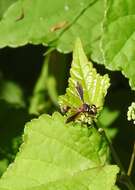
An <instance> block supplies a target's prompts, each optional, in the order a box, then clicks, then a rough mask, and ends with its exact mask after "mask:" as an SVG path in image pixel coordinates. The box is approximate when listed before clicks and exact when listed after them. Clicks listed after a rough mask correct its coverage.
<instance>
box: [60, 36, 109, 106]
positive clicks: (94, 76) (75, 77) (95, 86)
mask: <svg viewBox="0 0 135 190" xmlns="http://www.w3.org/2000/svg"><path fill="white" fill-rule="evenodd" d="M70 75H71V77H70V78H69V85H68V88H67V90H66V94H65V95H63V96H60V98H59V104H60V106H61V107H64V106H69V107H73V108H74V107H75V108H76V107H78V106H80V105H81V104H82V101H81V100H80V97H79V96H78V94H77V91H76V83H77V82H79V83H80V84H81V86H82V88H83V93H84V102H86V103H88V104H90V105H92V104H94V105H96V106H97V107H99V108H100V109H101V108H102V106H103V103H104V97H105V95H106V93H107V89H108V87H109V85H110V83H109V77H108V75H104V76H101V75H99V74H98V73H97V72H96V70H95V69H94V68H93V65H92V63H91V62H89V61H88V59H87V57H86V55H85V53H84V50H83V48H82V44H81V41H80V40H79V39H78V40H77V41H76V44H75V49H74V51H73V61H72V65H71V70H70Z"/></svg>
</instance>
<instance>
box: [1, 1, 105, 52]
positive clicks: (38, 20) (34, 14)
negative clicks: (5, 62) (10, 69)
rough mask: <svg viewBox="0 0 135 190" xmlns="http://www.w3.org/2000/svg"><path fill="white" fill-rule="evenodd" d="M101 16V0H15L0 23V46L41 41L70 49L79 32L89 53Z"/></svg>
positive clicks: (96, 36)
mask: <svg viewBox="0 0 135 190" xmlns="http://www.w3.org/2000/svg"><path fill="white" fill-rule="evenodd" d="M52 4H53V6H52ZM22 10H23V13H24V17H23V18H22V19H20V20H19V19H18V17H19V15H20V17H21V15H22ZM103 16H104V0H96V1H95V0H74V1H72V0H67V1H63V0H56V1H52V0H51V1H50V0H46V1H44V0H36V5H35V1H34V0H31V1H27V0H23V1H17V3H16V4H14V6H12V7H11V8H10V9H9V10H8V11H7V12H6V14H5V15H4V19H3V20H2V22H1V23H0V28H1V30H0V47H4V46H11V47H18V46H21V45H24V44H28V43H32V44H41V43H42V44H45V45H49V46H51V47H52V46H53V47H54V48H56V49H57V50H59V51H61V52H70V51H72V49H73V46H74V43H75V40H76V37H78V36H79V37H80V38H81V40H82V41H83V43H84V47H85V49H86V50H87V52H88V53H90V54H91V53H92V51H93V48H95V43H97V42H98V41H99V38H100V34H101V21H102V19H103ZM93 46H94V47H93Z"/></svg>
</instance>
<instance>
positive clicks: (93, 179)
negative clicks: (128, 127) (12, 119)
mask: <svg viewBox="0 0 135 190" xmlns="http://www.w3.org/2000/svg"><path fill="white" fill-rule="evenodd" d="M23 139H24V143H23V144H22V146H21V148H20V152H19V153H18V155H17V157H16V159H15V161H14V163H13V164H11V165H10V166H9V168H8V169H7V171H6V172H5V173H4V175H3V176H2V178H1V180H0V190H3V189H4V190H7V189H8V190H14V189H15V190H20V188H21V190H32V189H34V190H44V189H46V190H50V189H51V190H56V189H60V190H65V189H69V190H74V189H76V190H80V189H81V190H86V189H87V190H98V189H104V190H111V189H112V187H113V186H114V184H115V180H116V174H117V173H118V167H117V166H113V165H105V160H104V162H103V160H102V157H101V156H100V152H101V151H102V150H103V149H105V150H107V149H106V148H107V147H106V146H102V145H103V141H104V139H103V138H102V137H101V135H100V134H99V133H98V132H97V130H96V129H95V128H87V127H81V126H80V125H79V124H75V123H74V125H73V124H71V123H69V124H65V117H63V116H62V115H60V114H59V113H57V112H56V113H54V114H53V115H52V117H51V116H49V115H42V116H40V117H39V119H33V120H32V121H31V122H29V123H27V124H26V127H25V131H24V136H23ZM102 152H103V151H102ZM104 154H106V151H104ZM102 156H103V155H102Z"/></svg>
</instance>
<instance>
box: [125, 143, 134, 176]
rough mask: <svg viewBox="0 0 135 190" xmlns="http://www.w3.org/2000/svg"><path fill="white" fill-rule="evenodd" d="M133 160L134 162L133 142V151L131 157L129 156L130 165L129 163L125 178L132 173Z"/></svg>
mask: <svg viewBox="0 0 135 190" xmlns="http://www.w3.org/2000/svg"><path fill="white" fill-rule="evenodd" d="M134 160H135V141H134V145H133V151H132V155H131V159H130V163H129V168H128V172H127V176H130V175H131V172H132V169H133V164H134Z"/></svg>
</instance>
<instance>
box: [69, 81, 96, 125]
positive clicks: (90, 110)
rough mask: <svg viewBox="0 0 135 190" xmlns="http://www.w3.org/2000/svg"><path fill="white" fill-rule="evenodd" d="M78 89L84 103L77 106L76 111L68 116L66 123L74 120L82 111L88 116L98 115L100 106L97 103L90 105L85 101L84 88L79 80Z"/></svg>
mask: <svg viewBox="0 0 135 190" xmlns="http://www.w3.org/2000/svg"><path fill="white" fill-rule="evenodd" d="M76 90H77V94H78V96H79V97H80V99H81V101H82V105H81V106H80V107H79V108H75V113H74V114H73V115H71V116H70V117H68V118H67V120H66V123H69V122H71V121H74V120H75V119H76V118H77V117H78V116H79V115H80V114H81V113H85V114H87V115H88V116H91V117H93V118H94V117H95V116H96V115H97V109H98V108H97V107H96V105H94V104H92V105H89V104H87V103H85V102H84V97H83V96H84V93H83V88H82V86H81V84H80V83H79V82H77V85H76Z"/></svg>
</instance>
